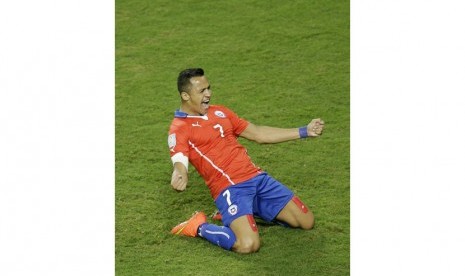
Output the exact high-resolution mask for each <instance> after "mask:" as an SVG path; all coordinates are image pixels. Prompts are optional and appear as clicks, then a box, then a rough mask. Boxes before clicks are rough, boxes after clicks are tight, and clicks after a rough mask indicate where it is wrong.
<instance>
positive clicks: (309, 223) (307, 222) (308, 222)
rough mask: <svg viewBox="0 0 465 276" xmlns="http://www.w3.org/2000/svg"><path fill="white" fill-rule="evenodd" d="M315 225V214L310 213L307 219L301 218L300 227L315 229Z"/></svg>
mask: <svg viewBox="0 0 465 276" xmlns="http://www.w3.org/2000/svg"><path fill="white" fill-rule="evenodd" d="M314 225H315V218H314V216H313V214H311V213H310V215H309V216H306V217H305V219H301V220H300V221H299V226H300V228H302V229H304V230H310V229H313V226H314Z"/></svg>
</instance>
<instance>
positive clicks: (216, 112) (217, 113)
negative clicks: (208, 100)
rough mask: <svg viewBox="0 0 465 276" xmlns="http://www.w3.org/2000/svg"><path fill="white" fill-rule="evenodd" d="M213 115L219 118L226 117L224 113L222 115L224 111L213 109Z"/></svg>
mask: <svg viewBox="0 0 465 276" xmlns="http://www.w3.org/2000/svg"><path fill="white" fill-rule="evenodd" d="M215 115H216V116H218V117H220V118H226V115H224V113H223V112H222V111H219V110H217V111H215Z"/></svg>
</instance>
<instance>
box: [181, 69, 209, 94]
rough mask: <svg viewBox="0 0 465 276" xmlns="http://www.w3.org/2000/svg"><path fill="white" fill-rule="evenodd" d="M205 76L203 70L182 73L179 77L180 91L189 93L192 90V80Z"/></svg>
mask: <svg viewBox="0 0 465 276" xmlns="http://www.w3.org/2000/svg"><path fill="white" fill-rule="evenodd" d="M201 76H203V69H202V68H189V69H186V70H183V71H181V73H179V76H178V91H179V93H181V92H183V91H184V92H187V91H189V89H190V87H189V86H190V85H191V83H190V79H191V78H193V77H201Z"/></svg>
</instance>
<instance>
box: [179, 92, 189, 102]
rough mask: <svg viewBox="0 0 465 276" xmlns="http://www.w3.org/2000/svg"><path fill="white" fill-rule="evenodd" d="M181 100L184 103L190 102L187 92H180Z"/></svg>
mask: <svg viewBox="0 0 465 276" xmlns="http://www.w3.org/2000/svg"><path fill="white" fill-rule="evenodd" d="M181 98H182V99H183V100H184V101H188V100H190V98H191V96H190V95H189V93H187V92H181Z"/></svg>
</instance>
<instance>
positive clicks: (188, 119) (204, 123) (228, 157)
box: [168, 105, 261, 199]
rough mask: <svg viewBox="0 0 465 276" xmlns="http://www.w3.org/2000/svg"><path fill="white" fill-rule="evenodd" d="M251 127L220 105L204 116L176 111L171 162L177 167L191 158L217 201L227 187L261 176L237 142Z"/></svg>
mask: <svg viewBox="0 0 465 276" xmlns="http://www.w3.org/2000/svg"><path fill="white" fill-rule="evenodd" d="M248 125H249V122H247V121H246V120H244V119H241V118H239V117H238V116H237V115H236V114H235V113H234V112H233V111H231V110H229V109H228V108H226V107H224V106H219V105H211V106H210V108H209V109H208V112H207V114H205V115H203V116H192V115H187V114H186V113H183V112H180V111H176V112H175V115H174V119H173V121H172V123H171V127H170V130H169V136H168V145H169V148H170V154H171V159H172V161H173V163H175V162H180V161H181V160H183V159H184V160H185V157H187V158H188V160H189V162H190V163H191V164H192V165H193V166H194V167H195V168H196V169H197V171H198V172H199V174H200V175H201V176H202V177H203V179H204V180H205V182H206V184H207V186H208V188H209V189H210V193H211V195H212V197H213V199H216V197H217V196H218V195H219V193H220V192H221V191H222V190H224V189H225V188H226V187H228V186H230V185H235V184H237V183H240V182H243V181H245V180H248V179H250V178H252V177H254V176H256V175H257V174H259V173H261V170H260V168H258V167H256V166H255V165H254V164H253V163H252V161H251V159H250V157H249V155H248V154H247V150H246V149H245V148H244V147H243V146H242V145H241V144H239V142H238V141H237V137H238V136H239V134H240V133H241V132H242V131H244V130H245V129H246V128H247V126H248Z"/></svg>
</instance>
